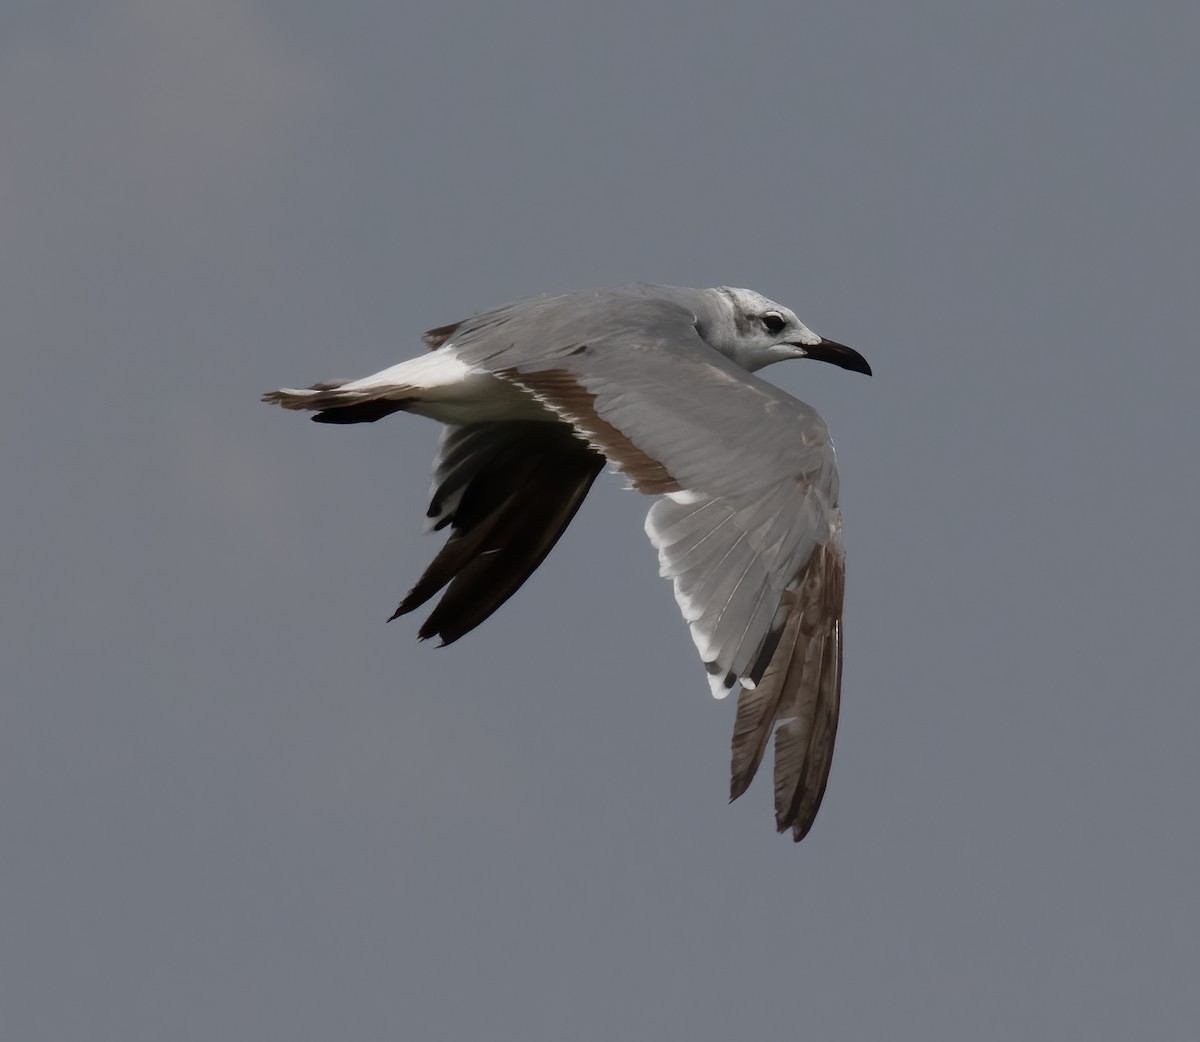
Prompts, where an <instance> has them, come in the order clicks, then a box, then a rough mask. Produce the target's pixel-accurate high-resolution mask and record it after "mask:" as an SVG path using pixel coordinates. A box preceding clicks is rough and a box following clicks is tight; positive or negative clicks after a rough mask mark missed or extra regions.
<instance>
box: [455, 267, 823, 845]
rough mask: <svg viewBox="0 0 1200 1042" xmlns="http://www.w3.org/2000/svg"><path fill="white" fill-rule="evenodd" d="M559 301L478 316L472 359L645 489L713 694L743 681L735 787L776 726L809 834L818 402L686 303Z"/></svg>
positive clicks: (459, 339) (663, 560) (813, 784)
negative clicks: (752, 368)
mask: <svg viewBox="0 0 1200 1042" xmlns="http://www.w3.org/2000/svg"><path fill="white" fill-rule="evenodd" d="M563 301H564V298H548V299H544V300H541V301H535V302H530V303H528V304H526V305H525V306H522V307H514V308H510V309H505V310H503V311H500V312H493V313H491V314H490V315H488V316H484V317H483V318H482V319H481V320H480V321H479V322H477V323H475V322H472V321H470V320H469V321H468V322H466V323H464V324H463V325H462V326H460V327H459V328H458V329H457V330H456V331H455V333H454V337H453V340H452V348H453V351H454V353H455V355H456V357H457V358H459V359H460V360H461V361H463V362H465V363H466V364H467V365H470V366H473V367H478V368H480V369H484V370H486V371H488V372H491V373H493V374H494V375H496V376H499V377H501V378H503V379H505V380H509V381H511V382H512V383H514V384H517V385H519V386H521V387H524V388H525V389H526V390H528V391H530V392H532V393H533V394H534V395H535V396H537V397H538V398H539V399H540V400H541V401H542V402H543V403H544V404H545V405H547V406H548V407H549V408H550V409H552V410H554V411H555V412H556V413H558V415H559V416H561V417H562V418H563V419H564V420H566V421H567V422H569V423H570V424H571V425H572V426H573V427H574V428H575V429H576V431H578V432H579V433H580V434H581V435H582V436H583V437H585V438H586V439H587V440H588V442H589V443H590V444H591V445H592V446H593V447H594V448H595V449H596V450H597V451H598V452H602V453H603V454H604V455H605V456H607V457H608V458H609V459H610V460H611V461H612V462H613V463H615V465H616V466H617V467H618V468H619V469H620V470H622V471H623V472H624V473H625V474H626V475H627V476H628V477H629V479H630V481H631V482H632V484H633V485H634V487H636V488H637V489H639V490H640V491H642V492H646V493H661V494H662V495H664V496H665V498H664V499H662V500H660V501H659V502H658V503H656V504H655V505H654V506H653V508H652V509H651V510H650V513H649V515H648V517H647V519H646V531H647V534H648V535H649V537H650V539H651V541H652V542H653V544H654V545H655V547H656V548H657V549H658V554H659V561H660V564H661V571H662V574H663V575H665V576H667V577H669V578H670V579H671V580H672V582H673V584H674V588H675V597H676V600H677V601H678V603H679V606H680V609H681V610H682V612H683V615H684V618H685V619H686V620H687V622H688V625H689V627H690V628H691V633H692V638H693V640H694V641H695V643H696V647H697V649H698V650H699V652H700V656H701V658H702V659H703V661H704V664H705V668H706V670H707V671H708V674H709V682H710V685H711V686H712V690H713V693H714V694H715V695H717V696H718V697H724V696H725V695H727V694H728V693H730V692H731V691H734V690H738V691H739V699H738V711H737V720H736V723H735V726H734V735H733V761H732V781H731V797H730V798H731V799H736V798H737V797H738V796H739V795H741V793H742V792H744V791H745V789H746V788H747V786H748V785H749V784H750V781H751V780H752V779H753V777H754V774H755V772H756V770H757V769H758V765H759V763H760V762H761V760H762V757H763V754H764V751H765V749H766V746H767V743H768V741H769V740H770V737H771V735H772V733H774V734H775V812H776V824H777V827H778V828H779V830H780V831H784V830H786V829H789V828H790V829H791V830H792V833H793V836H794V838H795V839H797V840H799V839H802V838H803V837H804V836H805V835H806V834H807V832H808V830H809V828H810V827H811V826H812V823H813V820H814V818H815V817H816V813H817V809H818V807H819V806H820V802H821V797H822V795H823V794H824V791H825V783H826V780H827V778H828V776H829V767H830V759H831V755H832V750H833V742H834V735H835V732H836V729H837V718H838V702H839V693H840V685H841V614H842V590H843V575H844V557H843V551H842V540H841V518H840V514H839V512H838V508H837V495H838V479H837V469H836V466H835V462H834V454H833V446H832V444H831V443H830V440H829V435H828V432H827V431H826V428H825V425H824V423H823V422H822V420H821V418H820V417H819V416H818V415H817V413H816V412H815V411H814V410H813V409H812V408H811V407H809V406H808V405H806V404H804V403H803V402H800V401H798V400H797V399H795V398H793V397H791V396H790V395H788V394H786V393H785V392H784V391H781V390H780V389H779V388H777V387H775V386H773V385H772V384H769V383H766V382H765V381H763V380H760V379H758V378H757V377H755V376H753V375H752V374H750V373H748V372H746V371H745V370H744V369H741V368H740V367H738V366H737V365H735V364H734V363H733V362H731V361H730V360H729V359H727V358H726V357H725V356H723V355H721V354H720V353H719V352H717V351H715V350H713V349H712V348H711V347H709V346H708V345H707V344H706V343H705V342H704V340H703V339H702V338H701V336H700V335H699V333H698V332H697V328H696V323H697V316H696V315H695V314H694V313H693V312H692V311H691V310H690V309H689V308H688V307H687V306H686V301H680V302H671V301H665V300H663V299H661V298H655V297H651V296H649V295H647V294H639V293H638V292H636V291H630V292H629V293H628V294H627V295H626V296H625V297H624V298H623V299H622V300H620V301H619V302H616V303H618V304H619V306H614V303H615V302H614V301H613V300H612V298H611V296H608V295H600V294H591V295H582V294H580V295H575V294H573V295H571V297H570V298H569V306H560V302H563Z"/></svg>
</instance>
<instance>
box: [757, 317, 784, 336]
mask: <svg viewBox="0 0 1200 1042" xmlns="http://www.w3.org/2000/svg"><path fill="white" fill-rule="evenodd" d="M762 324H763V325H764V326H765V327H766V329H767V332H768V333H770V334H771V335H772V336H777V335H778V334H780V333H782V332H783V327H784V326H786V325H787V323H786V322H785V321H784V320H783V316H782V315H781V314H780V313H779V312H778V311H768V312H767V313H766V314H765V315H763V317H762Z"/></svg>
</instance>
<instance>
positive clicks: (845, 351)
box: [696, 286, 871, 376]
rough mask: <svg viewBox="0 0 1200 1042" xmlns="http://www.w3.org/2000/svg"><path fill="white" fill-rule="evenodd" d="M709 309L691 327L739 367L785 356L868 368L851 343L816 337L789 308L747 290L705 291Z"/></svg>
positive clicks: (862, 369) (859, 369)
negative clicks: (710, 306)
mask: <svg viewBox="0 0 1200 1042" xmlns="http://www.w3.org/2000/svg"><path fill="white" fill-rule="evenodd" d="M704 292H705V295H706V296H707V297H708V298H709V299H710V300H711V302H712V305H713V306H712V309H711V310H710V312H709V314H707V315H704V316H698V321H697V324H696V329H697V330H698V331H699V333H700V335H701V336H702V337H703V338H704V339H705V341H706V342H707V343H709V344H710V345H712V346H713V347H715V348H716V349H717V350H718V351H720V352H721V353H722V354H723V355H725V356H726V357H728V358H729V359H730V360H731V361H734V362H736V363H737V364H738V365H740V366H741V367H742V368H743V369H748V370H749V371H750V372H754V371H755V370H756V369H761V368H762V367H763V366H766V365H771V363H773V362H782V361H784V360H785V359H788V358H816V359H818V360H819V361H822V362H832V363H833V364H834V365H839V366H841V367H842V368H843V369H851V370H853V371H855V372H859V373H866V374H867V375H868V376H869V375H870V373H871V367H870V366H869V365H867V361H866V359H865V358H863V356H862V355H860V354H859V353H858V352H857V351H855V350H854V349H853V348H849V347H846V346H844V345H843V344H837V343H834V342H833V341H832V340H826V339H824V337H820V336H818V335H817V334H816V333H814V332H813V331H812V330H811V329H809V328H808V326H806V325H805V324H804V323H803V322H801V321H800V319H798V318H797V317H796V315H795V313H794V312H793V311H791V310H790V309H789V308H785V307H784V306H783V305H782V304H776V303H775V301H773V300H768V299H767V298H766V297H764V296H763V295H762V294H761V293H755V292H754V290H752V289H734V288H732V287H730V286H719V287H717V288H716V289H710V290H705V291H704Z"/></svg>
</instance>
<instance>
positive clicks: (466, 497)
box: [388, 420, 604, 644]
mask: <svg viewBox="0 0 1200 1042" xmlns="http://www.w3.org/2000/svg"><path fill="white" fill-rule="evenodd" d="M603 467H604V457H603V456H601V455H599V454H598V453H596V452H594V451H593V450H592V449H590V448H589V447H588V446H587V444H586V443H585V442H583V441H581V440H580V439H579V438H578V437H576V436H575V434H574V432H573V431H572V430H571V428H570V427H568V426H567V425H566V424H562V423H554V422H549V423H547V422H543V421H538V420H527V421H522V420H515V421H505V422H488V423H472V424H466V425H464V426H447V427H445V428H443V431H442V442H441V448H440V451H439V452H438V458H437V462H436V463H435V464H434V482H433V488H432V489H431V491H430V502H429V510H428V518H429V523H430V527H431V528H433V529H435V530H440V529H442V528H445V527H446V526H447V525H449V526H450V538H449V539H448V540H447V541H446V544H445V545H444V546H443V547H442V549H441V551H440V552H439V553H438V555H437V557H435V558H434V559H433V561H432V563H431V564H430V565H429V567H428V568H427V569H425V573H424V574H423V575H422V576H421V578H420V579H419V580H418V581H417V584H416V585H415V586H414V587H413V588H412V589H411V590H410V591H409V593H408V595H407V596H406V597H405V598H404V600H403V601H401V602H400V606H399V607H398V608H397V609H396V611H395V612H394V613H393V615H392V618H393V619H395V618H397V617H398V616H400V615H404V614H406V613H407V612H410V611H412V610H413V609H415V608H419V607H420V606H421V605H422V604H424V603H425V602H426V601H428V600H429V599H430V598H431V597H433V596H434V595H435V594H437V593H438V592H439V591H440V590H441V589H442V588H443V587H446V592H445V594H443V596H442V597H441V599H440V600H439V601H438V604H437V606H436V607H435V608H434V610H433V612H432V613H431V614H430V616H429V618H428V619H426V620H425V622H424V623H423V624H422V626H421V629H420V631H419V636H420V637H421V639H422V640H424V639H425V638H427V637H434V636H436V637H440V638H441V642H442V643H443V644H450V643H452V642H453V641H456V640H458V638H459V637H461V636H462V635H463V634H465V633H468V632H470V631H471V630H473V629H474V628H475V627H476V626H478V625H479V624H480V623H481V622H483V621H484V620H485V619H487V618H488V617H489V616H491V614H492V613H493V612H494V611H495V610H496V609H497V608H499V607H500V605H502V604H503V603H504V602H505V601H506V600H508V598H509V597H511V596H512V595H513V594H514V593H516V592H517V590H518V589H520V587H521V585H522V584H523V583H524V582H525V580H526V579H528V578H529V576H530V575H532V574H533V572H534V571H535V570H536V569H537V567H538V565H540V564H541V563H542V561H543V560H544V559H545V557H546V555H547V554H548V553H549V552H550V551H551V549H553V547H554V544H555V543H556V542H558V539H559V537H560V536H561V535H562V534H563V532H564V531H565V530H566V527H567V525H569V524H570V523H571V519H572V518H573V517H574V516H575V512H576V511H577V510H578V509H579V507H580V505H581V504H582V503H583V500H584V498H585V497H586V496H587V493H588V490H589V489H590V488H591V487H592V482H593V481H594V480H595V479H596V475H597V474H599V473H600V471H601V470H602V469H603ZM388 621H389V622H390V621H391V620H390V619H389V620H388Z"/></svg>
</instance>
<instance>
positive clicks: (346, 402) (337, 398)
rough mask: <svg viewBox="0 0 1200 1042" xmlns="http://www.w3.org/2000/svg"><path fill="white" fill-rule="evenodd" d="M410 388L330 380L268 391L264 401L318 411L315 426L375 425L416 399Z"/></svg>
mask: <svg viewBox="0 0 1200 1042" xmlns="http://www.w3.org/2000/svg"><path fill="white" fill-rule="evenodd" d="M406 390H409V391H411V390H412V389H411V388H403V387H389V388H386V392H385V393H386V396H385V393H381V392H383V391H384V389H382V388H379V387H372V388H366V387H355V386H353V385H351V384H350V381H330V382H327V383H319V384H313V385H312V387H306V388H298V387H283V388H280V389H279V390H278V391H268V392H267V393H266V394H264V395H263V396H262V400H263V401H264V402H266V403H267V404H268V405H278V406H281V407H282V408H284V409H294V410H305V411H309V412H315V413H316V414H317V415H316V416H314V417H313V418H312V419H313V420H314V421H315V422H316V423H374V422H375V421H376V420H381V419H383V417H385V416H390V415H391V414H392V413H394V412H402V411H403V410H404V409H406V408H407V407H408V405H409V404H410V403H411V402H413V401H415V400H416V395H415V394H412V393H409V394H405V391H406Z"/></svg>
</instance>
